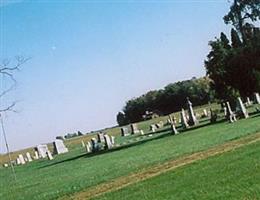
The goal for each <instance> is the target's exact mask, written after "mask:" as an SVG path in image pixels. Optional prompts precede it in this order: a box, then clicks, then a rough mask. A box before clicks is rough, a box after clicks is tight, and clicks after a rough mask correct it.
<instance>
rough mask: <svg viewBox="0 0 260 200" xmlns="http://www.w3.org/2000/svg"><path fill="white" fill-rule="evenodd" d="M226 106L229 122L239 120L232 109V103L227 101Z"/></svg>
mask: <svg viewBox="0 0 260 200" xmlns="http://www.w3.org/2000/svg"><path fill="white" fill-rule="evenodd" d="M226 107H227V118H228V119H229V122H231V123H233V122H235V121H237V119H236V115H235V114H234V112H233V111H232V110H231V107H230V104H229V102H228V101H227V102H226Z"/></svg>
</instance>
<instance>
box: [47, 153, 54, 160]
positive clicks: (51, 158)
mask: <svg viewBox="0 0 260 200" xmlns="http://www.w3.org/2000/svg"><path fill="white" fill-rule="evenodd" d="M46 154H47V157H48V159H49V160H53V157H52V155H51V152H50V151H47V153H46Z"/></svg>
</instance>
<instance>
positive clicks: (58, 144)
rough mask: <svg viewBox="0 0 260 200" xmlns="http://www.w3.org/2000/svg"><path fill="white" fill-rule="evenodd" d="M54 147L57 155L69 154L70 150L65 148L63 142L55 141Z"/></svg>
mask: <svg viewBox="0 0 260 200" xmlns="http://www.w3.org/2000/svg"><path fill="white" fill-rule="evenodd" d="M53 146H54V153H55V154H62V153H67V152H68V151H69V150H68V149H67V148H66V147H65V145H64V143H63V141H62V140H58V139H57V140H55V141H54V142H53Z"/></svg>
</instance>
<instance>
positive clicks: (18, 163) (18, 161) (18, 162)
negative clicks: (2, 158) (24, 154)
mask: <svg viewBox="0 0 260 200" xmlns="http://www.w3.org/2000/svg"><path fill="white" fill-rule="evenodd" d="M16 164H17V165H20V164H21V161H20V159H19V157H18V158H16Z"/></svg>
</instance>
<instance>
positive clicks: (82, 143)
mask: <svg viewBox="0 0 260 200" xmlns="http://www.w3.org/2000/svg"><path fill="white" fill-rule="evenodd" d="M81 145H82V147H83V148H85V147H86V145H85V143H84V141H83V140H81Z"/></svg>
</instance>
